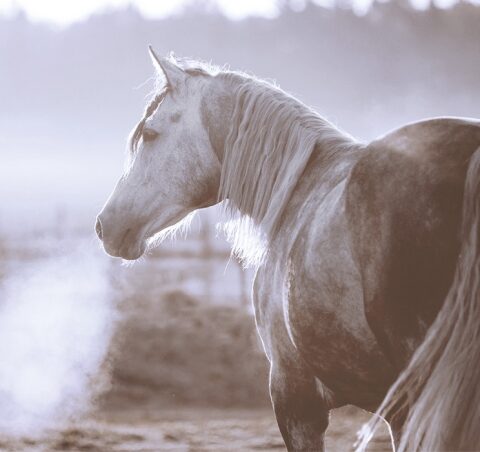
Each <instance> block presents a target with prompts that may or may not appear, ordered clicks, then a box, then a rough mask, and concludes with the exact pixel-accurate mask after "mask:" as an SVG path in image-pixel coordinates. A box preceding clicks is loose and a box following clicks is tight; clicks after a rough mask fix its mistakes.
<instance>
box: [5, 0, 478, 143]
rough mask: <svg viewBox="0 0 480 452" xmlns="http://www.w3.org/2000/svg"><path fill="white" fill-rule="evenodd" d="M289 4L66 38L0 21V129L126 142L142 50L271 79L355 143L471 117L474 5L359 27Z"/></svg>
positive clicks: (402, 6) (145, 63)
mask: <svg viewBox="0 0 480 452" xmlns="http://www.w3.org/2000/svg"><path fill="white" fill-rule="evenodd" d="M294 3H295V2H294ZM294 3H292V2H291V1H288V0H284V1H281V2H280V3H279V4H280V7H281V13H280V15H279V17H278V18H276V19H273V20H269V19H264V18H253V17H252V18H248V19H245V20H242V21H237V22H232V21H229V20H228V19H227V18H225V17H224V16H222V15H221V14H220V13H219V12H217V11H215V9H213V10H212V8H211V7H207V6H208V2H204V1H197V2H195V4H194V6H191V7H190V8H187V9H186V10H185V11H184V13H182V14H180V15H175V16H172V17H169V18H166V19H162V20H148V19H145V18H143V17H142V16H141V15H140V14H139V13H138V12H137V11H136V10H135V9H134V8H133V7H128V8H126V9H122V10H117V11H110V12H107V13H102V14H97V15H94V16H92V17H90V18H89V19H88V20H86V21H84V22H81V23H77V24H74V25H72V26H70V27H68V28H64V29H56V28H52V27H49V26H47V25H45V24H38V23H36V24H34V23H30V22H29V21H28V20H27V18H26V16H25V15H24V14H23V13H19V14H18V15H17V16H15V17H10V18H5V17H4V18H0V99H2V103H1V105H0V128H3V127H4V126H5V125H6V124H7V125H8V126H9V127H10V130H12V128H15V123H16V122H17V121H16V118H22V126H21V127H22V129H23V130H24V129H25V127H27V125H28V124H30V123H32V127H34V126H35V124H38V122H39V120H40V121H42V123H48V124H47V127H48V129H49V131H50V132H51V131H56V132H57V133H59V134H67V135H69V136H72V135H73V136H74V137H75V138H77V139H80V140H81V139H83V140H85V139H96V140H98V141H99V143H105V144H107V145H109V144H112V143H113V142H114V143H115V145H116V144H117V141H116V140H113V141H112V140H110V138H111V137H113V136H115V137H118V136H119V131H121V138H122V140H123V139H124V137H125V134H126V133H127V132H128V130H129V129H130V127H131V126H132V125H133V123H134V122H135V121H136V120H137V119H138V117H139V115H140V114H141V111H142V109H143V104H144V102H145V101H144V94H145V93H147V92H148V90H149V89H151V84H150V85H149V84H147V86H146V87H142V88H140V89H137V90H136V89H134V88H135V87H138V85H141V84H142V82H144V81H145V80H146V78H147V77H148V76H149V75H150V74H152V68H151V65H150V61H149V58H148V56H147V54H146V46H147V44H148V43H152V44H153V45H154V46H155V47H156V49H157V50H158V52H159V53H163V54H166V53H167V52H168V51H170V50H174V51H175V53H176V54H178V55H181V56H192V57H197V58H201V59H205V60H208V61H213V62H214V63H217V64H220V65H223V64H225V63H228V64H229V65H230V66H231V67H232V68H234V69H243V70H247V71H249V72H253V73H255V74H257V75H259V76H261V77H266V78H272V79H276V80H277V81H278V82H279V83H280V84H281V86H282V87H284V88H285V89H287V90H290V91H292V92H293V93H294V94H296V95H299V96H300V98H302V99H303V100H304V101H305V102H307V103H308V104H310V105H313V106H314V107H316V108H317V109H318V110H319V111H320V112H321V113H322V114H325V115H326V116H327V117H330V118H331V119H333V120H334V122H337V123H339V124H340V125H341V126H343V127H344V128H346V129H347V130H349V131H351V132H353V133H354V134H357V135H359V136H360V137H365V138H371V137H372V136H373V135H375V134H376V133H379V132H381V131H383V130H385V128H389V127H391V126H393V125H397V124H399V123H401V122H403V121H405V120H411V119H416V118H417V117H422V116H427V115H443V114H455V115H469V116H475V115H477V116H480V106H479V104H480V102H479V101H480V96H479V94H478V93H479V88H480V78H479V77H478V74H479V73H480V26H479V25H480V7H477V6H475V5H473V4H470V3H467V2H463V1H461V2H459V3H457V4H456V5H455V6H454V7H452V8H450V9H438V8H436V7H435V6H432V7H430V8H429V9H428V10H425V11H419V10H415V9H413V8H412V7H411V6H410V4H409V2H408V1H396V2H394V1H392V2H388V3H384V2H375V3H374V4H373V6H372V8H371V9H370V10H369V12H368V13H367V14H366V15H365V16H362V17H359V16H357V15H355V14H354V12H352V10H351V9H350V8H349V7H348V5H349V3H348V2H347V3H345V2H340V3H339V4H338V6H337V7H336V8H334V9H325V8H322V7H320V6H317V5H316V4H314V3H312V2H306V5H305V8H304V9H303V10H300V11H298V10H297V9H298V8H297V7H296V8H293V6H292V5H293V4H294ZM39 118H40V119H39ZM2 122H3V125H2ZM79 125H81V127H79ZM79 129H80V130H79ZM107 147H108V146H107Z"/></svg>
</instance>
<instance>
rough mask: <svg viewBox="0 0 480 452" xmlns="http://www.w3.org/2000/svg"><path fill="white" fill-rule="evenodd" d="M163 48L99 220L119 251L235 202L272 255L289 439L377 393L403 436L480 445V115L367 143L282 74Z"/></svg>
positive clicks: (248, 247)
mask: <svg viewBox="0 0 480 452" xmlns="http://www.w3.org/2000/svg"><path fill="white" fill-rule="evenodd" d="M151 56H152V59H153V61H154V64H155V66H156V68H157V72H158V80H159V85H158V89H157V91H156V94H155V96H154V98H153V99H152V100H151V102H150V104H149V105H148V107H147V109H146V112H145V114H144V116H143V118H142V119H141V121H140V122H139V123H138V124H137V126H136V127H135V129H134V131H133V132H132V135H131V138H130V147H129V156H128V159H127V163H126V168H125V173H124V175H123V176H122V177H121V179H120V180H119V182H118V184H117V186H116V187H115V190H114V192H113V193H112V195H111V196H110V198H109V199H108V201H107V203H106V205H105V207H104V208H103V210H102V212H101V213H100V214H99V216H98V219H97V224H96V230H97V233H98V236H99V237H100V239H101V240H102V241H103V245H104V247H105V250H106V251H107V252H108V253H109V254H111V255H112V256H119V257H122V258H124V259H137V258H139V257H140V256H141V255H142V254H143V253H144V252H145V250H146V249H147V248H148V247H149V246H153V244H155V243H158V241H159V240H160V239H161V238H162V237H163V236H164V235H165V231H169V230H171V229H172V228H175V227H177V225H178V224H179V222H180V221H181V220H182V219H184V218H186V217H188V216H189V214H190V213H191V212H193V211H195V210H196V209H199V208H202V207H206V206H211V205H213V204H216V203H219V202H223V203H224V204H225V206H226V209H227V211H228V212H229V213H230V221H229V222H228V224H227V226H228V227H227V228H226V229H227V233H228V235H229V238H230V239H231V241H232V244H233V250H234V253H235V254H236V255H237V256H238V257H239V258H240V259H242V260H243V261H244V262H245V264H247V265H253V266H255V267H256V268H257V273H256V277H255V282H254V287H253V301H254V306H255V317H256V322H257V326H258V331H259V333H260V336H261V338H262V341H263V345H264V348H265V352H266V354H267V356H268V359H269V361H270V393H271V398H272V403H273V407H274V410H275V414H276V417H277V420H278V425H279V428H280V431H281V433H282V435H283V438H284V440H285V443H286V445H287V447H288V449H289V450H322V449H323V448H324V433H325V430H326V428H327V425H328V418H329V411H330V410H331V409H332V408H335V407H339V406H342V405H345V404H354V405H356V406H359V407H361V408H364V409H366V410H369V411H372V412H375V411H376V410H378V414H379V416H382V417H383V418H385V419H386V420H387V421H388V422H389V423H390V425H391V427H392V431H393V437H394V439H395V442H396V444H397V447H399V449H400V450H405V451H407V450H408V451H411V450H418V449H421V448H423V449H425V450H428V451H432V450H449V449H450V450H451V449H454V450H467V449H468V450H473V449H476V448H477V447H478V445H479V444H480V429H479V428H478V426H479V421H480V385H478V382H479V381H480V365H479V363H480V337H479V336H480V296H479V288H480V283H479V281H480V262H479V261H480V259H479V256H480V250H479V246H480V244H479V240H478V236H479V233H480V225H479V221H480V195H479V193H480V182H479V179H480V150H479V149H480V122H479V121H477V120H471V119H455V118H441V119H431V120H426V121H421V122H417V123H414V124H410V125H407V126H405V127H402V128H400V129H398V130H395V131H393V132H391V133H389V134H388V135H386V136H384V137H382V138H380V139H378V140H375V141H373V142H371V143H369V144H368V145H365V144H361V143H358V142H357V141H355V140H354V139H352V138H351V137H350V136H348V135H346V134H344V133H342V132H340V131H339V130H338V129H336V128H335V127H334V126H333V125H332V124H330V123H329V122H327V121H326V120H324V119H323V118H321V117H320V116H319V115H318V114H317V113H316V112H314V111H313V110H311V109H310V108H308V107H306V106H305V105H304V104H302V103H301V102H299V101H298V100H297V99H295V98H293V97H291V96H289V95H288V94H286V93H285V92H283V91H282V90H280V89H279V88H278V87H276V86H273V85H272V84H270V83H267V82H265V81H261V80H259V79H256V78H254V77H252V76H248V75H245V74H241V73H238V72H233V71H224V70H219V69H217V68H215V67H212V66H209V65H205V64H201V63H198V62H192V61H186V60H182V61H176V60H175V59H174V58H173V57H170V58H158V57H157V56H156V55H155V54H154V53H153V51H151ZM162 231H163V232H162ZM392 385H393V386H392ZM387 393H388V394H387ZM386 395H387V397H386ZM385 397H386V398H385ZM382 401H383V403H382ZM378 418H379V417H378ZM368 437H369V432H368V430H366V433H365V435H364V441H363V443H362V444H360V446H359V447H360V448H362V447H364V446H365V444H366V441H367V440H368Z"/></svg>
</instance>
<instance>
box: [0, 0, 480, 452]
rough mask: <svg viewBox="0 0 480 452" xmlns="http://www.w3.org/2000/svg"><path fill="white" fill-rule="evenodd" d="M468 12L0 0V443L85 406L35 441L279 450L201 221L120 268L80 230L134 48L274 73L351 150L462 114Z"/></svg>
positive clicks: (479, 101)
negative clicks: (344, 135) (419, 123)
mask: <svg viewBox="0 0 480 452" xmlns="http://www.w3.org/2000/svg"><path fill="white" fill-rule="evenodd" d="M477 5H478V2H477V3H475V2H455V1H453V0H441V1H440V0H439V1H437V2H434V3H431V2H429V1H427V0H418V1H416V2H414V3H409V2H408V1H395V2H393V1H391V2H371V1H369V0H357V1H348V0H342V1H337V2H335V1H333V0H324V1H301V0H290V1H288V0H277V1H276V0H259V1H254V0H251V1H234V0H232V1H227V0H218V1H214V0H204V1H202V0H196V1H188V0H183V1H182V0H179V1H170V2H168V1H157V2H155V1H147V0H137V1H130V2H128V1H127V0H105V1H94V0H89V1H82V2H65V1H56V0H45V1H34V0H21V1H5V0H0V156H1V163H0V421H1V420H2V419H3V421H1V422H0V448H1V449H8V448H9V447H11V448H12V450H19V449H20V450H21V449H26V448H28V447H27V446H28V444H29V443H28V441H30V442H31V441H33V440H31V439H25V438H23V439H19V440H18V441H20V442H19V443H9V442H8V441H7V440H5V441H7V442H5V441H4V438H5V437H4V436H2V435H9V434H13V433H18V432H20V433H21V434H22V435H25V434H26V435H27V436H28V435H29V434H33V433H34V432H35V431H37V430H39V431H40V430H44V428H45V425H43V424H42V425H38V419H39V418H41V419H43V420H46V419H49V418H52V420H53V421H55V422H58V421H59V419H60V418H62V419H69V418H73V417H78V416H77V415H78V414H79V413H83V412H84V411H85V410H87V405H88V403H87V402H88V401H89V400H92V399H96V400H97V402H98V403H97V405H96V406H97V408H98V410H97V412H96V414H95V416H96V418H95V419H96V422H97V424H89V427H88V428H87V427H85V426H83V427H82V428H79V429H78V430H70V431H68V432H67V433H66V434H64V435H63V436H60V437H56V439H55V441H54V443H52V444H53V445H52V444H50V446H49V447H50V449H52V450H69V449H72V448H73V449H75V447H77V448H78V447H79V444H80V443H79V442H81V441H84V442H85V441H86V444H87V443H88V444H90V445H92V444H93V445H92V448H93V449H94V450H95V449H98V450H117V449H116V447H117V446H118V447H120V446H121V445H122V444H126V443H128V441H131V442H132V443H131V444H133V443H134V442H135V441H136V442H137V443H138V444H141V445H143V446H145V441H147V439H148V440H149V441H151V442H152V444H157V446H155V445H154V446H152V449H148V447H146V446H145V447H144V448H143V449H142V450H158V441H164V442H165V443H164V444H167V443H168V445H169V446H168V447H172V448H174V446H175V445H176V446H178V445H179V444H180V445H182V444H183V445H189V446H188V447H194V446H195V444H196V446H195V447H197V446H198V448H197V449H194V450H203V449H201V447H205V448H206V449H205V450H214V449H215V447H217V446H218V447H219V448H220V449H221V447H222V444H223V445H224V446H225V444H229V445H230V446H231V447H233V446H232V444H238V448H239V450H240V449H241V448H243V450H249V449H250V448H253V447H254V446H255V447H256V448H257V449H262V450H270V449H272V450H275V449H278V448H281V445H282V443H281V440H280V439H279V434H278V431H277V429H276V427H275V424H274V420H273V417H272V415H271V414H270V412H269V411H266V412H265V413H267V414H260V415H257V414H254V413H257V412H258V410H260V412H261V413H263V412H262V411H261V410H263V409H268V403H269V402H268V395H267V366H266V362H265V359H264V357H263V354H262V352H261V348H260V346H259V342H258V339H257V337H256V334H255V332H254V322H253V318H252V315H251V308H250V304H249V293H250V281H251V273H249V272H247V273H244V272H242V271H241V269H240V267H239V266H238V265H237V264H236V262H234V261H233V260H229V249H228V245H227V244H226V243H225V241H224V240H223V239H222V238H220V237H217V234H216V231H215V222H216V221H217V219H218V215H217V213H216V212H210V213H209V212H206V213H205V212H204V213H203V214H202V215H200V218H199V219H198V220H197V221H194V223H193V227H192V232H191V234H190V235H189V238H188V239H186V240H178V241H177V242H175V243H166V244H164V245H162V247H161V248H160V249H158V250H157V251H156V252H154V253H152V255H151V256H149V257H148V258H145V259H143V260H142V261H141V262H140V263H138V264H136V265H134V266H133V267H125V266H122V265H121V263H120V262H118V260H115V259H111V258H108V257H107V256H105V255H104V254H103V253H102V251H101V249H100V247H99V245H98V243H97V241H96V239H95V237H94V235H93V231H92V229H93V223H94V219H95V215H96V213H97V212H98V211H99V210H100V208H101V206H102V204H103V202H104V201H105V200H106V198H107V196H108V194H109V193H110V191H111V189H112V188H113V185H114V183H115V181H116V179H117V178H118V176H119V175H120V173H121V170H122V165H123V157H124V149H125V141H126V137H127V135H128V133H129V131H130V129H131V128H132V127H133V126H134V124H135V122H136V121H137V120H138V119H139V118H140V116H141V114H142V112H143V108H144V105H145V103H146V97H147V95H148V93H149V92H150V91H151V89H152V82H151V79H150V78H151V76H152V75H153V67H152V65H151V62H150V59H149V57H148V53H147V45H148V44H152V45H153V46H154V47H155V49H156V50H157V52H158V53H159V54H166V53H167V52H169V51H171V50H173V51H174V52H175V53H176V54H177V55H179V56H189V57H194V58H199V59H202V60H207V61H212V62H213V63H216V64H218V65H225V64H227V65H229V66H230V67H231V68H232V69H240V70H244V71H247V72H251V73H254V74H256V75H257V76H259V77H263V78H267V79H274V80H276V81H277V82H278V83H279V84H280V86H281V87H283V88H284V89H285V90H287V91H289V92H291V93H293V94H294V95H296V96H298V97H299V98H300V99H301V100H303V101H304V102H305V103H307V104H309V105H311V106H313V107H314V108H316V109H317V110H318V111H319V112H320V113H321V114H322V115H323V116H325V117H327V118H328V119H330V120H331V121H333V122H334V123H335V124H337V125H338V126H339V127H341V128H343V129H345V130H346V131H348V132H350V133H351V134H352V135H354V136H356V137H358V138H359V139H361V140H365V141H368V140H371V139H373V138H374V137H376V136H377V135H379V134H383V133H385V132H387V131H388V130H390V129H392V128H394V127H397V126H400V125H402V124H404V123H406V122H409V121H415V120H418V119H421V118H424V117H428V116H440V115H458V116H471V117H480V7H479V6H477ZM99 369H100V370H101V371H102V372H99ZM82 399H83V400H82ZM66 401H69V402H68V403H67V402H66ZM185 407H187V408H188V410H190V411H188V410H187V411H188V413H189V414H188V415H185V411H182V413H184V414H182V415H180V414H179V413H180V411H179V409H180V408H182V409H184V408H185ZM192 407H194V408H195V410H197V411H192V410H193V408H192ZM212 409H217V410H223V411H221V412H220V414H216V415H211V416H213V417H214V418H215V421H214V422H213V421H212V422H213V423H210V424H208V425H207V424H202V422H206V421H205V419H206V418H209V415H207V414H205V413H211V410H212ZM172 410H173V411H174V412H175V414H172ZM224 410H237V411H238V410H244V411H242V413H243V414H241V415H240V414H238V413H237V414H236V415H235V416H233V417H232V416H230V417H229V415H226V414H225V412H224ZM245 410H246V411H245ZM139 413H140V414H139ZM245 413H247V414H245ZM99 416H100V417H99ZM172 416H173V418H174V419H176V418H177V417H181V418H182V419H183V420H182V422H184V423H183V424H178V423H174V424H168V422H170V421H171V419H172ZM215 416H216V417H215ZM358 416H359V415H358V413H355V412H346V413H345V415H342V416H340V417H339V418H337V420H338V422H337V424H335V423H334V427H332V428H333V430H332V432H333V433H331V434H330V435H331V436H330V437H331V438H332V439H330V440H329V441H341V440H342V441H343V440H344V441H347V440H346V439H345V435H346V434H347V433H346V432H350V433H349V434H350V436H351V437H353V436H354V432H355V428H356V427H353V425H354V424H355V422H357V424H355V425H357V426H358V422H359V419H361V418H359V417H358ZM187 418H188V419H187ZM165 419H167V420H165ZM186 419H187V420H186ZM5 420H8V421H9V422H6V421H5ZM147 421H148V422H151V423H152V429H151V430H148V429H147V430H148V432H149V433H148V432H147V433H146V431H147V430H145V431H144V430H141V428H144V427H145V425H146V424H145V423H146V422H147ZM354 421H355V422H354ZM102 422H103V423H102ZM148 422H147V423H148ZM222 422H223V424H222ZM351 422H353V424H350V423H351ZM46 424H48V423H46ZM107 424H108V425H107ZM92 425H94V427H92ZM98 425H100V426H101V429H103V430H102V431H103V433H99V431H97V430H98V428H100V427H98ZM112 425H115V426H116V427H115V428H117V427H118V426H120V427H121V429H123V430H121V431H122V432H123V433H121V434H120V433H118V431H120V430H118V428H120V427H118V428H117V430H115V428H113V427H111V426H112ZM126 425H128V428H127V427H126ZM138 425H141V426H142V427H141V428H140V427H138ZM149 425H150V424H149ZM335 425H336V426H337V427H335ZM95 426H97V427H95ZM47 427H48V425H47ZM145 428H146V427H145ZM335 428H337V430H335ZM96 429H97V430H96ZM128 429H130V430H128ZM131 429H134V431H133V433H132V430H131ZM127 430H128V431H127ZM105 431H108V432H110V433H109V434H110V437H109V438H110V439H108V441H110V440H111V443H108V441H107V439H105V438H106V436H105V435H106V434H105ZM115 432H116V433H115ZM152 432H156V433H155V434H154V433H152ZM205 432H209V433H208V434H207V433H205ZM212 432H215V433H212ZM232 432H233V433H232ZM235 432H237V433H238V434H237V433H235ZM227 434H228V435H231V436H230V437H228V441H227V440H226V439H225V435H227ZM115 435H117V436H115ZM122 435H123V436H122ZM129 435H130V436H129ZM132 435H133V436H132ZM135 435H136V436H135ZM155 435H157V436H158V435H160V436H159V438H160V439H159V438H157V437H156V436H155ZM202 435H203V436H202ZM212 435H213V436H212ZM215 435H217V436H215ZM222 435H223V436H222ZM232 435H233V436H232ZM235 435H237V436H235ZM242 435H243V436H242ZM335 435H336V436H335ZM342 435H343V436H342ZM352 435H353V436H352ZM17 436H18V435H17ZM107 436H108V435H107ZM155 438H156V439H155ZM212 438H214V439H212ZM215 438H216V439H215ZM252 438H253V439H252ZM342 438H343V439H342ZM349 438H350V437H349ZM247 439H248V440H254V441H257V443H258V444H257V443H255V444H253V443H248V444H250V445H249V446H248V445H247V446H246V445H245V444H247V443H245V442H242V441H244V440H245V441H247ZM350 440H351V438H350V439H348V441H350ZM2 441H4V442H2ZM96 441H97V442H96ZM99 441H100V443H101V441H107V442H104V443H101V445H99V444H100V443H99ZM195 441H197V442H198V441H200V442H199V443H198V444H197V443H195ZM202 441H203V442H202ZM212 441H214V442H215V441H216V442H215V444H213V443H212ZM222 441H223V442H222ZM235 441H239V442H238V443H235ZM350 443H351V441H350V442H346V443H345V444H347V445H348V444H350ZM12 444H13V445H12ZM32 444H36V443H32ZM82 444H83V443H82ZM129 444H130V443H129ZM162 444H163V443H162ZM192 444H193V445H194V446H192ZM331 444H335V445H336V446H335V447H336V449H335V448H333V450H342V451H343V450H347V449H346V447H347V446H345V444H344V443H341V444H344V445H343V446H339V444H340V443H339V442H332V443H331ZM382 444H384V445H385V443H382ZM84 445H85V444H84ZM119 445H120V446H119ZM176 446H175V447H176ZM132 447H133V446H132ZM156 447H157V449H156ZM165 447H166V446H165ZM168 447H166V448H165V450H167V449H168V450H170V449H169V448H168ZM182 447H183V446H182ZM185 447H187V446H185ZM188 447H187V449H180V450H188ZM233 448H235V447H233ZM118 450H124V449H121V447H120V448H119V449H118ZM126 450H128V447H127V449H126Z"/></svg>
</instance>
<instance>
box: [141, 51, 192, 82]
mask: <svg viewBox="0 0 480 452" xmlns="http://www.w3.org/2000/svg"><path fill="white" fill-rule="evenodd" d="M148 51H149V53H150V57H151V58H152V61H153V65H154V66H155V67H156V69H157V70H158V71H160V72H161V73H162V74H163V76H164V77H165V79H166V80H167V84H168V85H169V86H170V87H172V88H174V87H175V86H176V85H177V84H178V83H179V82H180V81H181V80H183V79H184V78H185V72H184V71H183V70H182V69H181V68H180V67H178V66H177V65H176V64H174V63H172V62H171V61H170V60H169V59H168V58H160V57H159V56H158V55H157V54H156V53H155V51H154V50H153V48H152V46H148Z"/></svg>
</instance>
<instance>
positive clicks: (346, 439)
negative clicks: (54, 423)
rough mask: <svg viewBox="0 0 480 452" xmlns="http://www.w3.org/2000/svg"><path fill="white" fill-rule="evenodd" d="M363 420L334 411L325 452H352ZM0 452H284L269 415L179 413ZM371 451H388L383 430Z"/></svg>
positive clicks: (85, 425) (2, 442)
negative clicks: (326, 451)
mask: <svg viewBox="0 0 480 452" xmlns="http://www.w3.org/2000/svg"><path fill="white" fill-rule="evenodd" d="M367 419H368V415H367V414H366V413H364V412H362V411H360V410H356V409H353V408H350V407H346V408H343V409H340V410H336V411H335V412H334V413H333V415H332V419H331V423H330V427H329V429H328V432H327V450H328V451H331V452H347V451H351V450H353V447H352V445H353V443H354V442H355V438H356V432H357V431H358V429H359V428H360V426H361V425H362V423H363V422H365V421H366V420H367ZM0 450H2V451H9V452H10V451H15V452H19V451H26V452H30V451H32V452H33V451H99V452H131V451H132V452H133V451H142V452H147V451H148V452H156V451H182V452H183V451H185V452H187V451H188V452H210V451H239V452H243V451H245V452H247V451H271V452H273V451H284V450H285V446H284V444H283V441H282V438H281V436H280V434H279V432H278V428H277V425H276V423H275V419H274V417H273V414H272V412H271V411H267V410H243V411H242V410H210V409H205V410H203V409H181V410H166V411H151V412H145V411H144V410H143V411H139V412H135V411H131V410H130V411H128V412H118V413H116V414H114V415H113V414H112V413H111V412H110V413H108V414H103V415H102V414H99V415H97V416H96V418H95V419H91V420H88V421H83V422H79V423H76V424H75V425H73V426H71V427H70V428H69V429H67V430H65V431H63V432H61V433H52V434H51V435H50V436H49V438H46V439H43V440H38V439H37V440H33V439H28V438H22V439H18V440H14V441H12V440H7V439H5V438H0ZM369 450H370V451H376V452H380V451H382V452H387V451H390V450H391V449H390V447H389V439H388V437H387V430H386V429H384V430H383V431H382V432H380V434H379V435H378V436H377V437H376V438H375V439H374V441H373V442H372V444H371V448H370V449H369Z"/></svg>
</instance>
